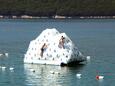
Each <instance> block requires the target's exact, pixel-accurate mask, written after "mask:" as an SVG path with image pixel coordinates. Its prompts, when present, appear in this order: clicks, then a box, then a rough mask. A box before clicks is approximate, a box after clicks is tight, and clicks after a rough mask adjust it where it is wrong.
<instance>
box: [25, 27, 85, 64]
mask: <svg viewBox="0 0 115 86" xmlns="http://www.w3.org/2000/svg"><path fill="white" fill-rule="evenodd" d="M85 60H86V57H85V56H83V55H82V53H81V52H80V51H79V50H78V48H77V47H76V46H75V44H74V43H73V42H72V40H71V39H70V38H69V37H68V36H67V35H66V34H65V33H60V32H59V31H58V30H56V29H55V28H52V29H46V30H44V31H42V32H41V34H40V35H39V36H38V37H37V38H36V39H34V40H32V41H30V44H29V47H28V50H27V52H26V54H25V57H24V63H32V64H34V63H35V64H51V65H69V64H78V63H80V62H83V61H85Z"/></svg>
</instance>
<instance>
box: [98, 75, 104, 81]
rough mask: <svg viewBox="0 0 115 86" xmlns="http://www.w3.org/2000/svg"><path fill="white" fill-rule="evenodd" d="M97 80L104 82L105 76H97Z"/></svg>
mask: <svg viewBox="0 0 115 86" xmlns="http://www.w3.org/2000/svg"><path fill="white" fill-rule="evenodd" d="M96 79H97V80H102V79H104V76H99V75H97V76H96Z"/></svg>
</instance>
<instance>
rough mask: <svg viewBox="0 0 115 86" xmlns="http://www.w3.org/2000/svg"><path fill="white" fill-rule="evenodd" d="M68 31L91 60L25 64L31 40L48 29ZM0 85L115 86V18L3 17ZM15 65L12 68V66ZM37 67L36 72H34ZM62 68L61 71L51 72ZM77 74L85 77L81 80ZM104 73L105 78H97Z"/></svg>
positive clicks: (0, 36)
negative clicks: (63, 64)
mask: <svg viewBox="0 0 115 86" xmlns="http://www.w3.org/2000/svg"><path fill="white" fill-rule="evenodd" d="M54 27H55V28H57V29H58V30H59V31H60V32H65V33H66V34H67V35H68V36H69V37H70V38H71V39H72V40H73V41H74V43H75V44H76V45H77V47H78V48H79V50H80V51H81V52H82V53H83V54H84V55H89V56H91V60H90V62H87V63H84V65H83V64H81V65H78V66H76V67H60V66H51V65H34V64H33V65H32V64H24V63H23V58H24V53H25V52H26V50H27V48H28V45H29V42H30V41H31V40H33V39H35V38H36V37H37V36H38V35H39V34H40V33H41V31H42V30H44V29H46V28H54ZM5 52H7V53H9V56H8V57H6V56H1V57H0V66H1V67H3V66H4V67H6V69H2V68H0V86H114V85H115V69H114V67H115V20H113V19H80V20H76V19H63V20H54V19H38V20H37V19H35V20H34V19H31V20H28V19H26V20H23V19H18V20H17V19H16V20H15V19H14V20H10V19H1V20H0V53H5ZM10 67H13V68H14V70H13V71H11V70H10V69H9V68H10ZM30 68H33V69H34V70H35V72H32V71H31V70H30ZM50 71H58V72H60V74H51V73H50ZM77 73H81V74H82V77H81V78H80V79H78V78H77V77H76V74H77ZM96 75H103V76H104V79H103V80H101V81H100V80H96V78H95V77H96Z"/></svg>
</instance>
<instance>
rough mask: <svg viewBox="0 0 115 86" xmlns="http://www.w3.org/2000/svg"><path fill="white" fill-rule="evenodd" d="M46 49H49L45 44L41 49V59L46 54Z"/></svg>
mask: <svg viewBox="0 0 115 86" xmlns="http://www.w3.org/2000/svg"><path fill="white" fill-rule="evenodd" d="M46 48H47V45H46V43H44V44H43V45H42V47H41V54H40V55H41V57H43V53H44V51H45V50H46Z"/></svg>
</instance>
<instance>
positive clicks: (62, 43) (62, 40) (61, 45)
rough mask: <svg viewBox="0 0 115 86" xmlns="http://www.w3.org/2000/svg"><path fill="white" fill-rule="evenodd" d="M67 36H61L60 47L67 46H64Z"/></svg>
mask: <svg viewBox="0 0 115 86" xmlns="http://www.w3.org/2000/svg"><path fill="white" fill-rule="evenodd" d="M64 42H65V37H63V36H61V39H60V40H59V45H58V46H59V48H63V49H64V48H65V47H64Z"/></svg>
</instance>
